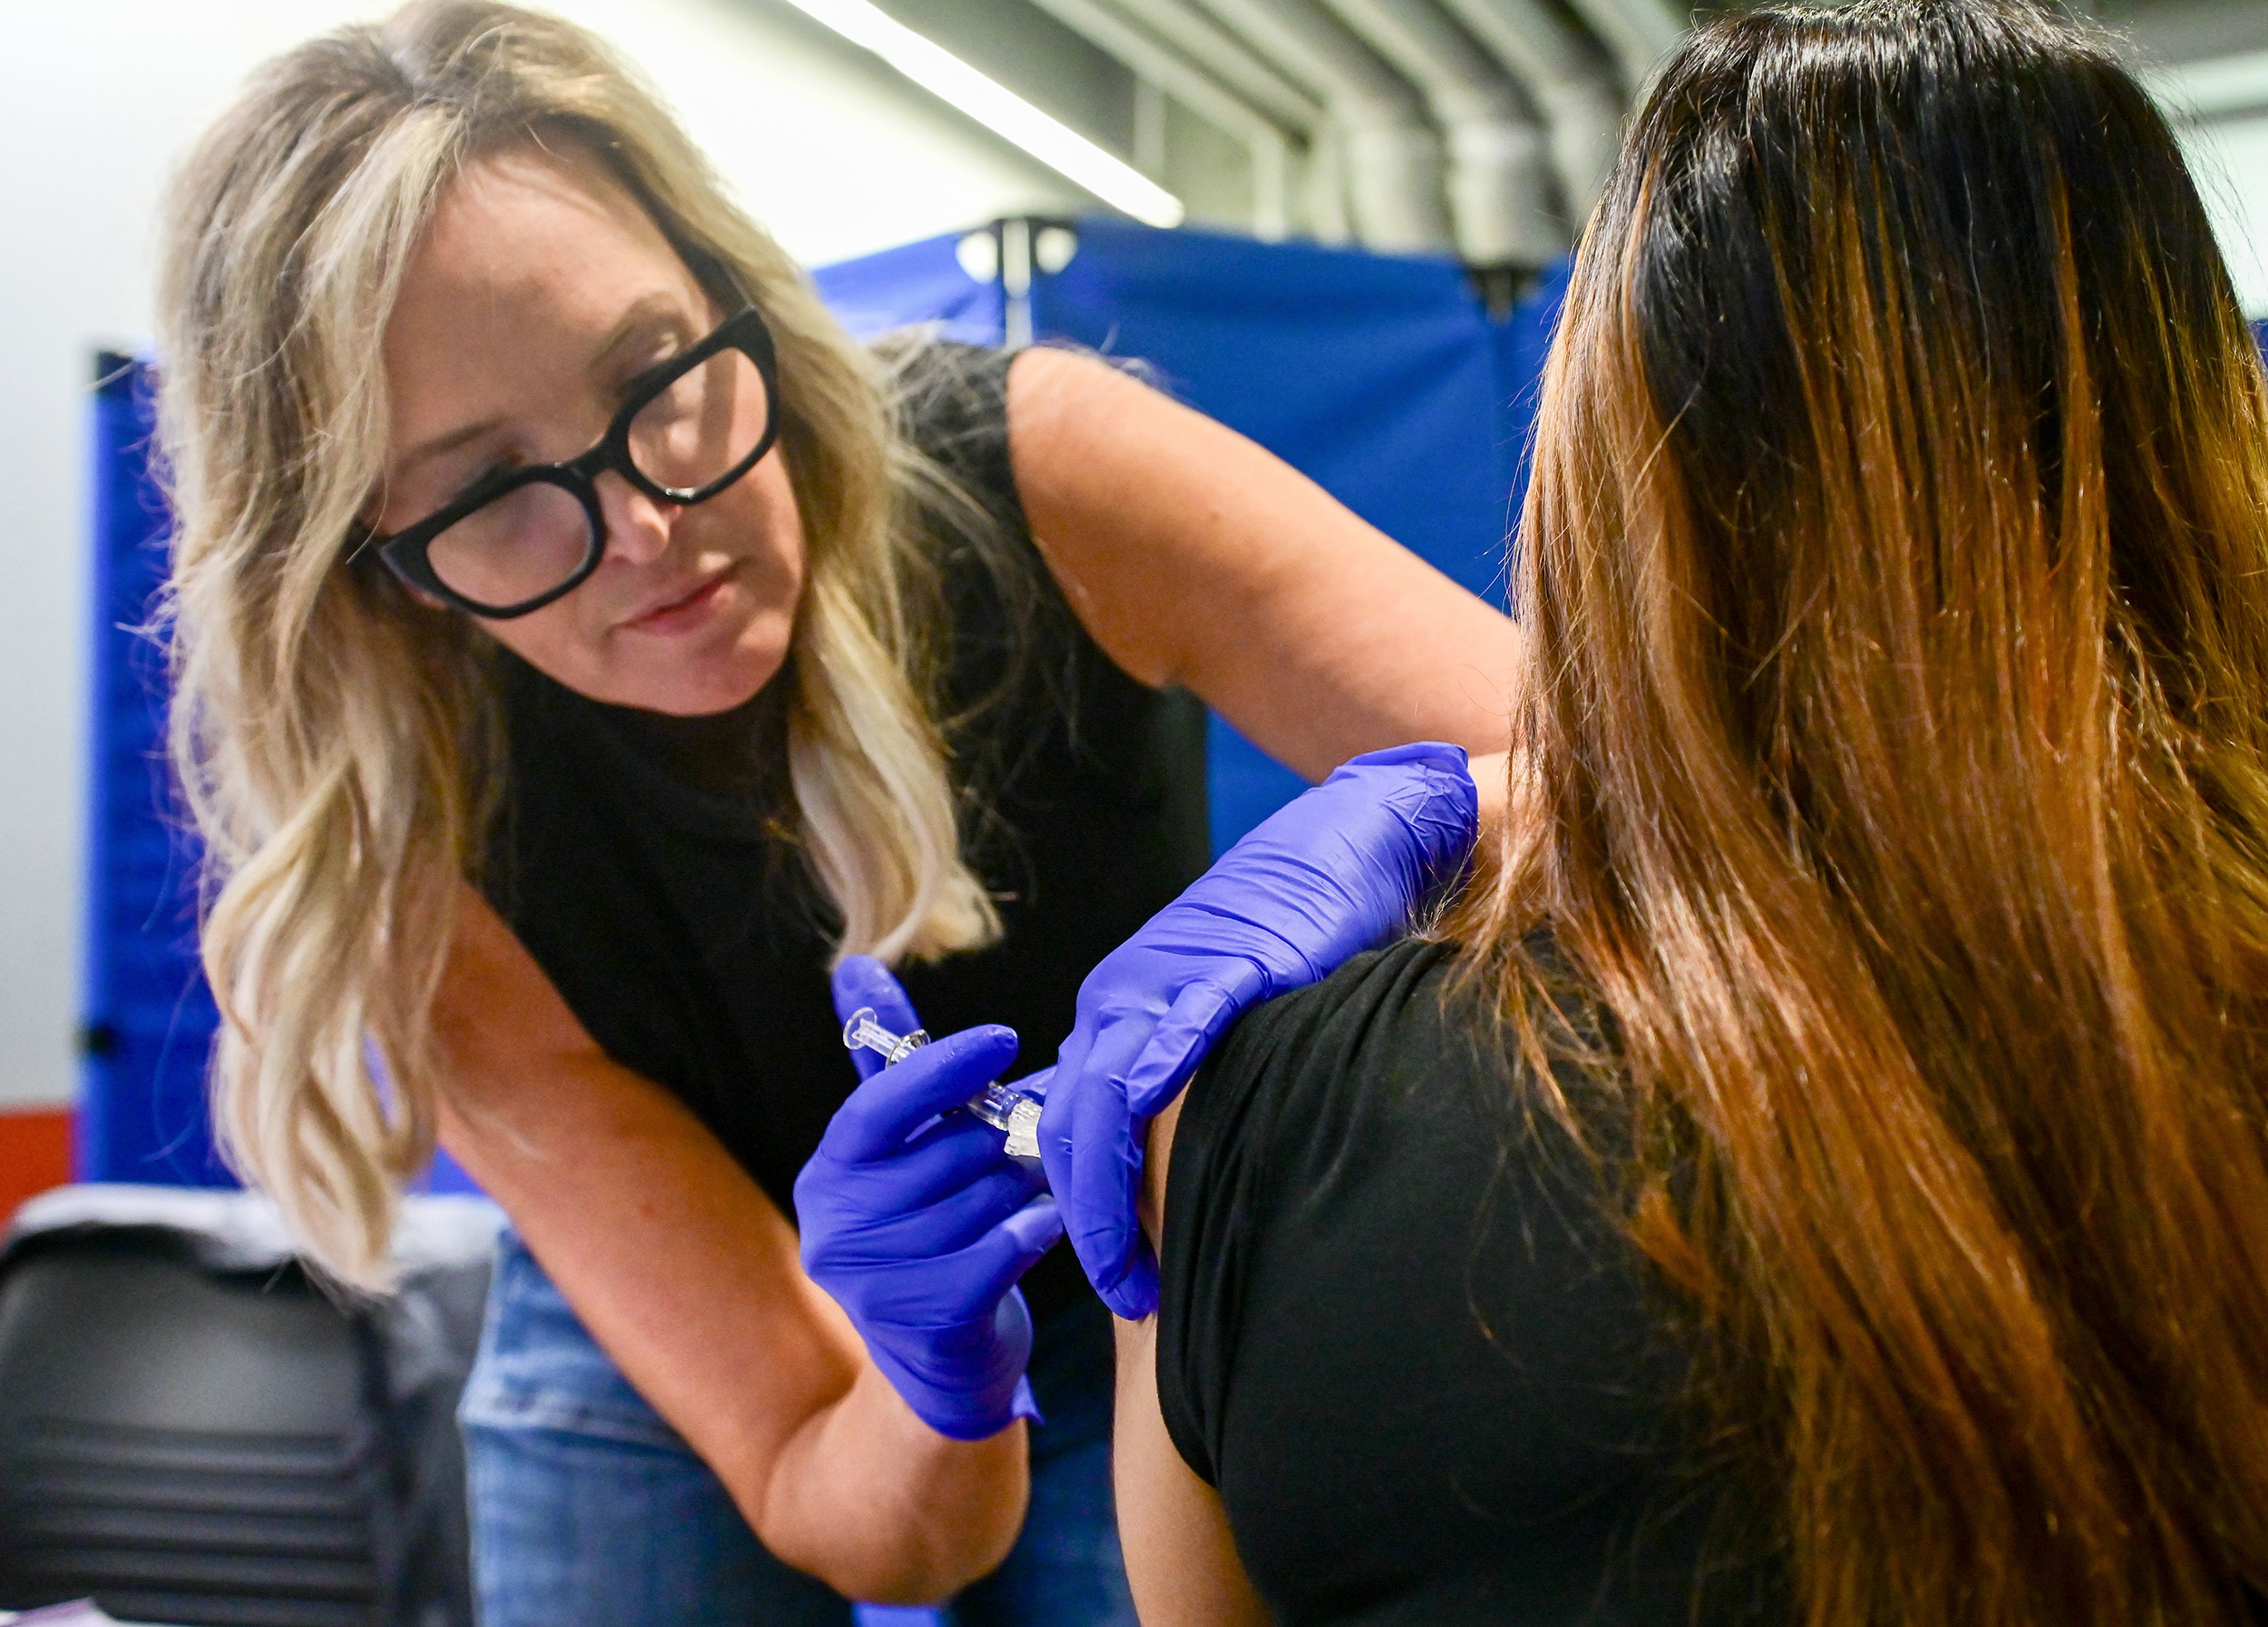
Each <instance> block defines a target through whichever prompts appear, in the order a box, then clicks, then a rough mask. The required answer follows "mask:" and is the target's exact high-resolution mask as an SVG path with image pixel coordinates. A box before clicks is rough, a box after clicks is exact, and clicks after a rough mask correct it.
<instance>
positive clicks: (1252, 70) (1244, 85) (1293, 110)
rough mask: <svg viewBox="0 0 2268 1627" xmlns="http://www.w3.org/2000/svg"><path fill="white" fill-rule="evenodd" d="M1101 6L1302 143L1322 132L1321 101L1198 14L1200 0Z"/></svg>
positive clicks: (1108, 1) (1114, 1)
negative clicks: (1162, 44) (1152, 36)
mask: <svg viewBox="0 0 2268 1627" xmlns="http://www.w3.org/2000/svg"><path fill="white" fill-rule="evenodd" d="M1097 4H1099V5H1101V8H1102V9H1104V10H1107V11H1113V12H1116V13H1119V14H1121V15H1123V17H1126V18H1130V19H1132V21H1133V22H1134V23H1135V24H1137V25H1138V26H1140V27H1141V28H1143V29H1144V30H1145V31H1147V32H1148V33H1152V34H1154V35H1155V36H1157V38H1158V39H1160V40H1161V41H1164V42H1165V43H1166V44H1167V45H1168V46H1169V47H1171V48H1173V49H1175V50H1176V51H1179V52H1180V53H1181V54H1182V55H1183V56H1184V57H1186V58H1188V59H1189V61H1190V62H1193V63H1196V64H1197V66H1198V67H1200V68H1202V69H1203V70H1204V71H1205V72H1207V73H1209V74H1211V76H1212V77H1213V78H1215V79H1218V80H1219V82H1220V83H1221V84H1222V85H1226V86H1227V87H1228V88H1229V89H1230V90H1231V91H1233V92H1235V93H1236V94H1237V95H1239V96H1241V97H1242V98H1243V99H1244V100H1246V101H1247V102H1248V103H1250V104H1251V105H1252V106H1253V107H1256V108H1258V109H1259V110H1260V111H1261V112H1262V113H1264V114H1266V115H1268V116H1269V117H1270V119H1273V120H1274V121H1275V122H1277V123H1278V124H1279V125H1281V126H1282V127H1283V128H1284V129H1287V130H1290V131H1292V133H1294V134H1295V135H1298V136H1300V137H1303V138H1304V137H1312V136H1313V135H1314V133H1315V132H1316V131H1318V130H1320V129H1322V128H1323V125H1324V123H1325V122H1326V115H1325V112H1324V109H1323V104H1322V98H1321V97H1319V96H1316V95H1314V93H1312V92H1309V91H1307V89H1305V88H1304V87H1302V86H1300V85H1294V84H1293V83H1292V81H1291V80H1290V79H1288V78H1285V76H1284V75H1283V74H1282V73H1280V72H1278V70H1276V69H1275V68H1273V67H1272V66H1270V64H1269V63H1267V62H1266V61H1264V60H1263V58H1262V57H1261V56H1260V55H1259V54H1258V53H1257V52H1256V51H1254V50H1253V49H1252V48H1251V47H1250V46H1248V45H1247V44H1245V43H1244V41H1241V40H1240V39H1238V38H1237V37H1236V36H1235V35H1234V34H1233V33H1229V31H1228V30H1227V29H1226V28H1224V27H1222V26H1220V25H1219V23H1217V22H1215V21H1214V20H1213V19H1212V18H1211V17H1210V16H1208V15H1207V14H1206V13H1205V12H1204V11H1200V10H1199V9H1198V8H1197V0H1097Z"/></svg>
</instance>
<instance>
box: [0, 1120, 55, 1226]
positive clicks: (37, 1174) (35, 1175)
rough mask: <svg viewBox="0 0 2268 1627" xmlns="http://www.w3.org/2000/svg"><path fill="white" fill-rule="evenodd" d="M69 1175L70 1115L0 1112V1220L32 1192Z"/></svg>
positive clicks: (12, 1212) (4, 1220)
mask: <svg viewBox="0 0 2268 1627" xmlns="http://www.w3.org/2000/svg"><path fill="white" fill-rule="evenodd" d="M70 1176H71V1115H70V1112H69V1111H68V1110H63V1109H58V1110H56V1111H55V1112H51V1113H0V1224H5V1223H6V1221H7V1219H8V1217H10V1216H11V1215H12V1214H14V1213H15V1212H16V1207H17V1205H18V1204H19V1203H21V1202H23V1201H24V1200H25V1199H26V1198H28V1197H30V1196H31V1195H32V1194H34V1193H39V1192H45V1191H46V1190H47V1189H48V1187H60V1186H62V1185H63V1183H64V1182H65V1181H67V1180H70Z"/></svg>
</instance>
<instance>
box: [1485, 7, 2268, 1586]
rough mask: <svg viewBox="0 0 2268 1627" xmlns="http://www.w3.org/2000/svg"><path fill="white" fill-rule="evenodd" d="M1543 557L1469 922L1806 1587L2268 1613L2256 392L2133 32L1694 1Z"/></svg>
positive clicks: (1526, 574)
mask: <svg viewBox="0 0 2268 1627" xmlns="http://www.w3.org/2000/svg"><path fill="white" fill-rule="evenodd" d="M1521 550H1522V554H1521V559H1520V561H1519V566H1518V572H1517V581H1518V592H1519V595H1520V610H1521V619H1522V620H1523V622H1524V623H1525V625H1526V630H1527V633H1528V640H1527V646H1526V653H1525V656H1524V660H1525V663H1526V666H1525V671H1526V677H1525V684H1524V688H1523V689H1522V691H1521V701H1520V708H1521V709H1520V711H1519V713H1518V716H1517V722H1516V726H1515V732H1514V735H1513V761H1514V763H1515V764H1516V765H1517V766H1516V769H1515V773H1514V792H1515V796H1514V802H1515V805H1516V806H1524V807H1525V808H1527V809H1528V810H1529V811H1530V813H1531V814H1532V815H1533V817H1531V818H1529V819H1527V820H1524V821H1522V822H1521V823H1520V824H1519V825H1516V826H1514V827H1513V828H1512V829H1511V830H1510V831H1509V833H1508V838H1507V845H1506V849H1505V852H1504V854H1503V868H1502V870H1501V872H1500V874H1499V879H1498V881H1497V882H1496V883H1495V884H1493V885H1492V886H1491V887H1490V888H1489V889H1487V890H1486V891H1484V894H1483V895H1481V896H1477V897H1475V898H1473V899H1469V900H1468V901H1467V904H1466V906H1465V910H1464V914H1463V917H1462V920H1460V921H1457V922H1455V923H1454V925H1453V928H1452V930H1453V931H1454V933H1455V935H1456V936H1459V937H1460V938H1461V939H1462V941H1464V942H1465V943H1468V944H1469V945H1471V946H1472V948H1471V950H1470V954H1471V960H1470V962H1469V965H1470V966H1471V968H1472V970H1473V971H1474V973H1476V975H1477V976H1478V977H1479V978H1480V979H1481V980H1483V982H1484V984H1488V985H1492V986H1493V987H1494V988H1495V989H1496V992H1497V993H1498V995H1499V996H1500V997H1501V1009H1502V1010H1503V1011H1504V1013H1505V1015H1506V1021H1507V1023H1508V1024H1509V1028H1510V1038H1511V1039H1512V1040H1513V1042H1514V1043H1517V1044H1519V1045H1520V1046H1522V1047H1523V1048H1524V1050H1525V1052H1526V1054H1528V1059H1529V1060H1530V1061H1531V1062H1533V1063H1535V1064H1537V1065H1539V1066H1541V1065H1543V1064H1546V1063H1549V1062H1550V1061H1554V1060H1558V1061H1562V1062H1565V1061H1567V1060H1568V1059H1570V1058H1572V1060H1573V1061H1575V1062H1576V1064H1577V1065H1579V1066H1585V1067H1587V1068H1588V1069H1591V1070H1593V1071H1594V1074H1595V1076H1596V1078H1597V1079H1598V1081H1599V1082H1600V1083H1601V1085H1602V1089H1603V1090H1604V1091H1606V1092H1607V1095H1608V1098H1609V1100H1610V1101H1613V1102H1615V1103H1617V1104H1619V1106H1618V1107H1617V1108H1616V1111H1617V1112H1619V1113H1624V1114H1626V1117H1627V1128H1628V1130H1629V1132H1630V1135H1631V1145H1632V1146H1633V1147H1634V1149H1635V1167H1634V1169H1633V1170H1632V1171H1631V1184H1630V1186H1629V1187H1628V1190H1627V1205H1628V1209H1627V1212H1628V1215H1629V1219H1630V1224H1631V1229H1632V1231H1633V1233H1634V1235H1635V1237H1636V1239H1638V1242H1639V1243H1640V1245H1641V1246H1643V1247H1644V1248H1645V1249H1646V1252H1647V1254H1649V1255H1650V1257H1651V1258H1652V1259H1653V1261H1655V1262H1656V1263H1657V1264H1658V1265H1659V1266H1660V1267H1661V1270H1662V1271H1663V1273H1664V1275H1665V1276H1666V1277H1667V1278H1668V1281H1669V1282H1670V1283H1673V1284H1675V1286H1676V1288H1677V1289H1678V1290H1679V1291H1681V1294H1682V1297H1683V1302H1684V1303H1685V1304H1686V1305H1689V1306H1690V1308H1691V1311H1692V1314H1693V1317H1694V1320H1695V1322H1696V1325H1697V1327H1700V1328H1702V1329H1704V1330H1705V1332H1706V1334H1707V1335H1708V1336H1707V1337H1706V1338H1705V1340H1704V1341H1703V1342H1702V1345H1701V1348H1702V1349H1703V1350H1705V1351H1706V1352H1707V1355H1706V1357H1705V1379H1706V1383H1705V1394H1707V1396H1708V1397H1709V1399H1710V1400H1711V1401H1712V1403H1713V1405H1714V1409H1715V1414H1716V1417H1717V1421H1718V1423H1719V1426H1720V1427H1719V1431H1718V1432H1717V1434H1716V1436H1715V1438H1717V1439H1718V1440H1719V1441H1720V1442H1722V1443H1725V1444H1726V1445H1727V1447H1728V1449H1729V1450H1731V1451H1732V1452H1734V1453H1736V1454H1737V1455H1738V1456H1740V1457H1741V1458H1742V1459H1744V1460H1745V1461H1746V1462H1747V1463H1748V1465H1749V1468H1750V1470H1751V1471H1752V1474H1753V1481H1752V1483H1753V1484H1754V1485H1755V1486H1756V1488H1757V1489H1758V1490H1759V1491H1760V1493H1761V1498H1762V1500H1763V1502H1764V1505H1765V1506H1767V1507H1768V1508H1769V1509H1771V1511H1772V1512H1773V1514H1774V1516H1775V1518H1774V1519H1773V1520H1772V1521H1771V1533H1772V1534H1773V1535H1776V1536H1777V1537H1778V1539H1780V1541H1781V1542H1782V1543H1783V1544H1784V1547H1783V1548H1782V1550H1781V1551H1782V1557H1784V1558H1785V1559H1786V1562H1787V1564H1788V1566H1789V1573H1790V1574H1791V1575H1792V1576H1793V1581H1794V1595H1793V1596H1794V1601H1795V1603H1796V1605H1797V1606H1798V1609H1797V1612H1796V1613H1797V1615H1798V1616H1799V1618H1800V1620H1801V1621H1803V1622H1805V1623H1808V1624H1809V1627H1893V1624H1894V1623H1895V1624H1898V1627H1911V1624H1912V1623H1930V1624H1931V1627H2019V1624H2020V1623H2021V1624H2023V1627H2039V1624H2043V1623H2055V1624H2056V1627H2087V1624H2098V1627H2139V1624H2141V1623H2185V1624H2194V1623H2235V1622H2239V1621H2248V1620H2254V1619H2257V1618H2258V1614H2259V1612H2260V1610H2261V1609H2262V1608H2263V1602H2264V1597H2268V389H2264V381H2263V375H2262V366H2261V359H2260V356H2259V354H2258V352H2257V350H2256V348H2255V344H2254V340H2253V336H2252V335H2251V334H2250V331H2249V330H2248V329H2247V328H2246V325H2245V323H2244V322H2243V320H2242V315H2241V313H2240V311H2239V309H2238V307H2237V303H2236V300H2235V296H2234V293H2233V291H2232V288H2231V285H2230V282H2229V278H2228V272H2227V270H2226V268H2225V266H2224V264H2223V262H2222V259H2221V255H2220V250H2219V249H2218V248H2217V247H2216V245H2215V242H2214V239H2213V232H2212V229H2211V227H2210V226H2209V224H2208V222H2207V219H2206V216H2205V211H2204V209H2203V207H2202V205H2201V204H2200V203H2199V200H2198V192H2197V189H2196V187H2195V185H2194V184H2193V183H2192V181H2191V177H2190V175H2189V174H2188V173H2187V171H2186V169H2185V168H2184V166H2183V159H2182V156H2181V153H2180V151H2179V149H2178V147H2177V146H2176V143H2175V140H2174V137H2173V136H2172V135H2171V133H2170V132H2169V129H2168V128H2167V125H2166V122H2165V121H2164V120H2163V118H2162V117H2161V115H2160V114H2159V112H2158V111H2157V109H2156V108H2155V107H2153V105H2152V104H2151V102H2150V100H2149V99H2148V98H2147V96H2146V95H2145V94H2144V92H2142V91H2141V90H2140V89H2139V87H2138V85H2137V84H2136V82H2135V80H2134V78H2132V76H2131V75H2130V74H2129V73H2128V72H2127V71H2126V70H2125V69H2124V68H2123V67H2122V66H2121V65H2120V63H2119V60H2118V57H2117V52H2116V51H2115V49H2114V48H2113V47H2112V44H2111V42H2110V41H2108V40H2107V39H2106V38H2105V37H2103V36H2102V35H2100V34H2098V33H2095V32H2093V31H2091V30H2088V29H2086V28H2082V27H2080V26H2075V25H2073V24H2069V23H2066V22H2064V21H2060V20H2058V19H2057V18H2054V17H2052V16H2051V14H2050V13H2049V12H2047V11H2045V10H2044V9H2042V8H2039V7H2036V6H2033V5H2030V4H2024V3H2023V0H1855V3H1852V4H1839V5H1836V4H1828V5H1804V6H1781V7H1776V8H1773V9H1769V10H1764V11H1755V12H1752V13H1750V14H1749V15H1745V16H1740V17H1736V18H1732V19H1730V20H1727V21H1725V22H1721V23H1719V24H1718V25H1716V26H1711V27H1709V28H1707V29H1705V30H1704V31H1703V32H1702V33H1699V34H1698V35H1697V37H1695V38H1694V39H1693V40H1692V41H1690V42H1688V44H1687V45H1686V46H1685V47H1684V48H1683V50H1682V51H1681V52H1680V53H1679V54H1678V55H1675V57H1674V58H1673V59H1672V60H1671V61H1670V62H1669V63H1668V65H1667V66H1666V68H1665V69H1664V70H1663V71H1662V73H1661V78H1660V79H1659V81H1658V82H1657V84H1656V85H1655V87H1654V89H1653V92H1652V94H1651V96H1650V98H1649V99H1648V100H1647V102H1646V106H1645V107H1644V109H1643V110H1642V111H1641V112H1640V113H1639V115H1638V117H1637V121H1636V123H1635V126H1634V129H1633V130H1632V132H1631V136H1630V138H1629V140H1628V143H1627V145H1626V147H1625V149H1624V154H1623V156H1622V159H1621V161H1620V165H1619V167H1618V168H1617V170H1616V174H1615V175H1614V178H1613V181H1612V184H1611V186H1610V187H1609V191H1608V193H1607V196H1606V197H1605V199H1604V201H1603V202H1602V204H1601V205H1600V208H1599V210H1598V212H1597V214H1596V216H1595V218H1594V219H1593V221H1592V223H1591V226H1590V228H1589V231H1588V233H1587V235H1586V238H1585V240H1584V242H1583V245H1582V248H1581V251H1580V262H1579V265H1578V268H1577V270H1576V272H1575V276H1574V278H1573V281H1572V287H1571V290H1570V293H1569V298H1568V306H1567V310H1566V314H1565V321H1564V325H1563V327H1562V329H1561V331H1560V333H1559V335H1558V336H1557V344H1556V348H1555V350H1554V351H1553V354H1552V357H1551V360H1550V369H1549V373H1548V377H1547V381H1546V383H1545V387H1544V393H1543V403H1542V417H1541V420H1540V424H1539V427H1538V430H1537V439H1536V470H1535V480H1534V484H1533V486H1532V488H1531V491H1530V493H1529V497H1528V505H1527V508H1526V511H1525V514H1524V518H1523V521H1522V526H1521ZM1539 929H1543V932H1542V933H1539ZM1530 935H1537V936H1530ZM1546 935H1548V936H1546ZM1547 942H1554V943H1556V945H1557V950H1556V952H1554V951H1552V950H1547V949H1546V948H1545V944H1546V943H1547ZM1571 969H1572V990H1573V992H1575V993H1576V994H1577V995H1580V996H1582V997H1585V998H1587V1000H1588V1001H1589V1002H1593V1007H1594V1013H1595V1015H1596V1016H1598V1017H1600V1018H1602V1021H1601V1022H1599V1023H1598V1024H1589V1023H1573V1024H1567V1023H1563V1022H1562V1021H1561V1020H1560V1019H1559V1018H1557V1017H1555V1015H1554V1013H1555V1011H1557V1010H1558V1009H1562V1008H1561V1007H1559V1006H1557V1005H1555V1003H1554V1002H1555V1000H1557V1001H1562V1002H1564V1000H1565V998H1566V997H1567V996H1568V995H1569V993H1570V982H1569V978H1568V973H1569V971H1570V970H1571ZM1594 1029H1595V1032H1598V1033H1603V1034H1605V1035H1607V1036H1609V1037H1610V1044H1609V1047H1608V1048H1609V1052H1610V1054H1601V1053H1600V1051H1599V1050H1598V1049H1597V1048H1596V1046H1595V1045H1587V1044H1586V1043H1584V1042H1583V1040H1582V1039H1581V1034H1582V1033H1587V1032H1594ZM1553 1105H1555V1106H1557V1107H1558V1108H1559V1109H1560V1110H1561V1111H1562V1112H1569V1111H1570V1109H1569V1105H1568V1103H1567V1102H1566V1100H1565V1098H1560V1099H1558V1100H1557V1101H1556V1103H1554V1104H1553ZM1616 1144H1621V1143H1620V1138H1619V1137H1617V1139H1616Z"/></svg>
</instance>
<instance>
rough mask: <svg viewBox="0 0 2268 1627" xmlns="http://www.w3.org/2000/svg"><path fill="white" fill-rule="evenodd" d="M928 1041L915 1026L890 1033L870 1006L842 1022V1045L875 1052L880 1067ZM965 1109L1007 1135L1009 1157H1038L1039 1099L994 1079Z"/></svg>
mask: <svg viewBox="0 0 2268 1627" xmlns="http://www.w3.org/2000/svg"><path fill="white" fill-rule="evenodd" d="M928 1043H929V1031H928V1030H927V1029H925V1028H917V1029H915V1030H914V1031H913V1032H911V1033H909V1034H894V1033H892V1032H890V1031H889V1030H888V1029H887V1028H885V1027H883V1026H882V1024H881V1023H880V1021H879V1020H877V1018H876V1017H875V1016H874V1008H873V1007H872V1006H860V1007H859V1008H858V1009H857V1010H856V1011H853V1012H852V1013H851V1020H850V1021H849V1022H847V1023H845V1024H843V1046H844V1047H845V1048H847V1049H849V1050H852V1051H857V1050H860V1049H865V1050H868V1051H879V1052H880V1053H881V1056H882V1066H883V1067H885V1068H887V1067H889V1066H890V1064H892V1063H893V1062H902V1061H905V1060H906V1058H908V1057H909V1056H911V1055H912V1054H914V1053H915V1052H916V1051H918V1050H920V1049H921V1048H922V1046H925V1045H927V1044H928ZM963 1106H966V1107H967V1108H968V1111H969V1112H970V1113H975V1114H976V1116H977V1117H978V1118H980V1119H982V1120H984V1122H985V1123H987V1124H989V1125H990V1126H991V1127H992V1128H994V1129H996V1130H998V1131H999V1132H1000V1133H1001V1134H1002V1135H1005V1136H1006V1137H1007V1138H1008V1144H1007V1153H1008V1156H1009V1157H1012V1158H1036V1157H1039V1156H1040V1098H1038V1097H1036V1096H1034V1095H1032V1094H1030V1093H1029V1092H1028V1091H1020V1090H1018V1089H1016V1088H1015V1086H1013V1085H1009V1084H1003V1083H1000V1082H999V1081H998V1079H995V1080H994V1081H993V1082H992V1083H990V1084H988V1085H986V1086H985V1087H984V1088H983V1090H982V1091H978V1092H977V1093H976V1095H975V1096H972V1097H970V1098H968V1101H967V1102H966V1103H964V1104H963Z"/></svg>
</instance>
